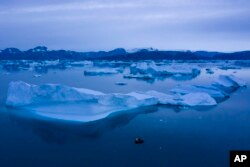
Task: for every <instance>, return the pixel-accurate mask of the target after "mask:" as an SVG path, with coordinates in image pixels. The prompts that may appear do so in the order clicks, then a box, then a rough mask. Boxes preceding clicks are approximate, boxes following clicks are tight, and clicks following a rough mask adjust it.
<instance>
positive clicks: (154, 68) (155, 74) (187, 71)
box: [124, 61, 200, 80]
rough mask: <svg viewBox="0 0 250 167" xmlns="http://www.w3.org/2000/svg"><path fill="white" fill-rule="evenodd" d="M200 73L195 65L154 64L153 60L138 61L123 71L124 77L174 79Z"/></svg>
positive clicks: (192, 76) (187, 77) (191, 76)
mask: <svg viewBox="0 0 250 167" xmlns="http://www.w3.org/2000/svg"><path fill="white" fill-rule="evenodd" d="M199 74H200V69H199V68H198V67H197V66H193V65H192V66H190V65H183V64H182V65H180V64H171V65H166V64H164V65H160V66H159V65H156V64H155V62H153V61H151V62H139V63H134V64H132V65H131V66H130V68H129V71H126V72H125V73H124V78H137V79H145V80H147V79H155V78H163V77H165V78H166V77H171V78H173V79H176V80H186V79H192V78H194V77H196V76H198V75H199Z"/></svg>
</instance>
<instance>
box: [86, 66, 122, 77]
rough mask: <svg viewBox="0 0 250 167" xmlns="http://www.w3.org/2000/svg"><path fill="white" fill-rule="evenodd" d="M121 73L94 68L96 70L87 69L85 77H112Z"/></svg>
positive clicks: (111, 69)
mask: <svg viewBox="0 0 250 167" xmlns="http://www.w3.org/2000/svg"><path fill="white" fill-rule="evenodd" d="M117 73H119V70H118V69H114V68H94V69H86V70H85V71H84V75H90V76H94V75H111V74H117Z"/></svg>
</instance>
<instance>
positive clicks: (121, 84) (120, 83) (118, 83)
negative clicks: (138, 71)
mask: <svg viewBox="0 0 250 167" xmlns="http://www.w3.org/2000/svg"><path fill="white" fill-rule="evenodd" d="M115 84H116V85H119V86H124V85H127V83H126V82H116V83H115Z"/></svg>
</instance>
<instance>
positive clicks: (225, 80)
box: [213, 75, 246, 93]
mask: <svg viewBox="0 0 250 167" xmlns="http://www.w3.org/2000/svg"><path fill="white" fill-rule="evenodd" d="M213 86H215V87H217V88H219V89H221V90H223V91H224V92H228V93H231V92H233V91H235V90H236V89H238V88H239V87H245V86H246V82H244V81H242V80H241V79H239V78H237V77H235V76H234V75H220V76H219V77H218V78H217V79H216V81H215V82H214V83H213Z"/></svg>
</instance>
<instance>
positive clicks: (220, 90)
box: [6, 75, 246, 122]
mask: <svg viewBox="0 0 250 167" xmlns="http://www.w3.org/2000/svg"><path fill="white" fill-rule="evenodd" d="M242 86H246V83H245V82H244V81H242V80H241V79H239V78H237V77H235V76H233V75H229V76H225V75H221V76H219V77H218V79H217V80H216V81H215V82H214V83H212V85H209V86H202V85H200V86H199V85H190V86H178V87H176V88H174V89H171V90H169V91H170V92H168V93H162V92H157V91H154V90H151V91H146V92H130V93H107V94H105V93H103V92H99V91H95V90H90V89H85V88H75V87H70V86H65V85H61V84H44V85H33V84H28V83H25V82H22V81H15V82H11V83H10V84H9V88H8V95H7V100H6V105H7V106H10V107H14V108H17V109H22V110H28V111H32V112H33V113H35V114H37V115H39V116H44V117H48V118H53V119H62V120H70V121H81V122H88V121H94V120H98V119H102V118H105V117H108V116H109V115H110V114H112V113H114V112H119V111H127V110H131V109H136V108H138V107H144V106H152V105H175V106H187V107H196V106H199V107H200V106H214V105H217V103H218V102H220V100H222V99H225V98H226V97H229V94H228V93H231V92H232V90H231V92H229V91H225V88H227V89H231V88H233V89H234V90H236V89H237V88H239V87H242ZM225 92H226V93H225Z"/></svg>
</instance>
